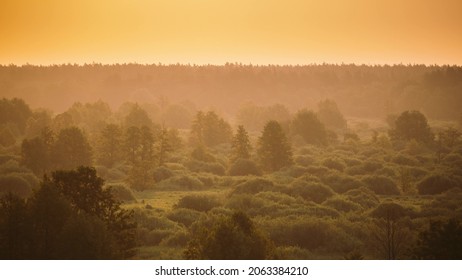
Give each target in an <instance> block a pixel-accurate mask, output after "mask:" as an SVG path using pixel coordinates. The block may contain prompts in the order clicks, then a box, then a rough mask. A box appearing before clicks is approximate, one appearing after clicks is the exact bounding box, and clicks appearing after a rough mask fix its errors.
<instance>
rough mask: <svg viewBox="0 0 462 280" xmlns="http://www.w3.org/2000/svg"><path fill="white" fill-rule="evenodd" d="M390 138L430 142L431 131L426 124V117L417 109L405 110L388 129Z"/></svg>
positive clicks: (431, 138)
mask: <svg viewBox="0 0 462 280" xmlns="http://www.w3.org/2000/svg"><path fill="white" fill-rule="evenodd" d="M389 135H390V138H392V139H396V140H404V141H410V140H416V141H418V142H422V143H427V144H429V143H431V142H432V141H433V133H432V132H431V130H430V126H429V125H428V122H427V118H426V117H425V116H424V115H423V114H422V113H420V112H419V111H405V112H403V113H401V115H399V117H398V118H397V119H396V121H395V125H394V128H392V129H391V130H390V131H389Z"/></svg>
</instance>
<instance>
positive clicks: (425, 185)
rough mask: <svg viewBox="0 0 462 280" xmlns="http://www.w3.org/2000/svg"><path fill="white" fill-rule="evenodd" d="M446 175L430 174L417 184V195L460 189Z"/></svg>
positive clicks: (457, 183) (458, 184)
mask: <svg viewBox="0 0 462 280" xmlns="http://www.w3.org/2000/svg"><path fill="white" fill-rule="evenodd" d="M460 183H461V182H460V181H459V182H458V181H456V180H454V179H453V178H451V176H449V175H448V174H430V175H428V176H426V177H425V178H423V179H422V180H421V181H420V182H418V183H417V189H418V191H419V194H424V195H428V194H440V193H443V192H444V191H447V190H449V189H451V188H454V187H460Z"/></svg>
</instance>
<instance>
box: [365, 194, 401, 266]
mask: <svg viewBox="0 0 462 280" xmlns="http://www.w3.org/2000/svg"><path fill="white" fill-rule="evenodd" d="M371 214H372V217H374V218H375V221H374V226H373V228H372V230H371V234H372V239H373V241H374V242H375V243H376V245H377V248H378V250H379V252H381V253H382V254H383V256H385V258H386V259H388V260H394V259H397V258H398V257H399V255H400V254H401V253H402V249H403V247H404V245H405V244H404V242H405V241H406V239H407V237H408V236H407V231H406V230H405V227H404V224H403V223H401V219H402V218H403V217H404V216H405V210H404V208H403V207H402V206H401V205H399V204H396V203H393V202H385V203H382V204H380V205H379V206H377V208H376V209H374V210H373V211H372V213H371Z"/></svg>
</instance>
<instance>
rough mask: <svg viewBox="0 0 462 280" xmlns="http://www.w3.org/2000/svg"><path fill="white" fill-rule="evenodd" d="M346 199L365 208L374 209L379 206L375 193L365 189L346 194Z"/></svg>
mask: <svg viewBox="0 0 462 280" xmlns="http://www.w3.org/2000/svg"><path fill="white" fill-rule="evenodd" d="M344 195H345V197H346V198H347V199H348V200H349V201H352V202H354V203H357V204H359V205H361V206H362V207H364V208H373V207H376V206H377V205H378V204H379V202H380V201H379V199H378V198H377V196H376V195H375V193H374V192H373V191H371V190H370V189H367V188H365V187H361V188H359V189H356V190H350V191H348V192H346V193H345V194H344Z"/></svg>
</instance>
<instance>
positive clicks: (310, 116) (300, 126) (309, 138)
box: [291, 110, 327, 145]
mask: <svg viewBox="0 0 462 280" xmlns="http://www.w3.org/2000/svg"><path fill="white" fill-rule="evenodd" d="M291 132H292V133H293V134H295V135H300V136H301V137H302V138H303V140H305V143H307V144H313V145H326V144H327V132H326V128H325V127H324V124H322V123H321V121H320V120H319V119H318V117H317V116H316V114H315V113H313V112H312V111H307V110H301V111H298V112H297V114H295V117H294V119H293V120H292V123H291Z"/></svg>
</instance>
